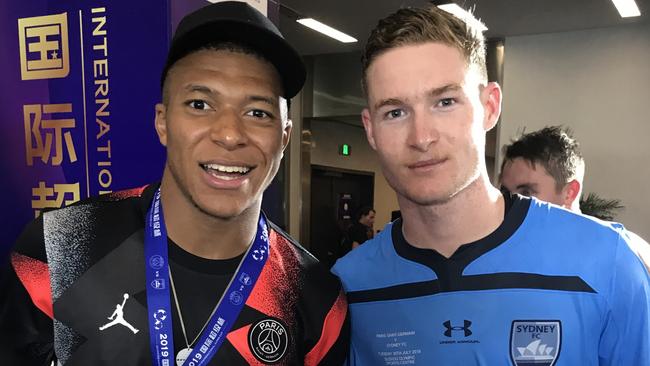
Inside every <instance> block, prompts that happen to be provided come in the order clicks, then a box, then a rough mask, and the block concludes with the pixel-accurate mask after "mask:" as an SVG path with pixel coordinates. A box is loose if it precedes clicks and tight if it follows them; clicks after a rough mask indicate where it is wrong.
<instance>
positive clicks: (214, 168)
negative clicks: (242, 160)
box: [199, 164, 254, 180]
mask: <svg viewBox="0 0 650 366" xmlns="http://www.w3.org/2000/svg"><path fill="white" fill-rule="evenodd" d="M199 165H200V166H201V168H202V169H203V170H204V171H205V172H206V173H208V174H210V175H211V176H213V177H215V178H218V179H222V180H233V179H237V178H241V177H243V176H245V175H246V174H248V173H250V172H251V171H252V170H253V169H254V167H250V166H244V165H221V164H199Z"/></svg>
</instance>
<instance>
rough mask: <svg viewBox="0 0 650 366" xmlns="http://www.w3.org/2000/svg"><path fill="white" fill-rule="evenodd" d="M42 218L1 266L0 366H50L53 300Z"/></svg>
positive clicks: (27, 231) (32, 225)
mask: <svg viewBox="0 0 650 366" xmlns="http://www.w3.org/2000/svg"><path fill="white" fill-rule="evenodd" d="M46 257H47V256H46V253H45V245H44V240H43V219H42V216H40V217H39V218H37V219H36V220H34V221H32V222H31V223H30V224H28V225H27V227H26V228H25V230H24V231H23V233H22V234H21V235H20V237H19V238H18V240H17V241H16V244H15V246H14V248H13V251H12V253H11V254H10V256H9V257H6V258H3V260H2V263H1V264H0V266H1V267H0V365H20V366H32V365H48V366H49V365H50V364H51V362H52V360H53V359H54V347H53V343H54V339H53V338H54V335H53V320H52V296H51V289H50V276H49V270H48V265H47V260H46Z"/></svg>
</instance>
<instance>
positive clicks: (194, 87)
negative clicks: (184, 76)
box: [184, 84, 219, 94]
mask: <svg viewBox="0 0 650 366" xmlns="http://www.w3.org/2000/svg"><path fill="white" fill-rule="evenodd" d="M184 89H185V90H186V91H188V92H199V93H204V94H219V92H218V91H216V90H214V89H212V88H209V87H207V86H205V85H198V84H187V85H185V88H184Z"/></svg>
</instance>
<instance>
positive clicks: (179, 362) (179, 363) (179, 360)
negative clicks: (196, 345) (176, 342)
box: [176, 348, 192, 366]
mask: <svg viewBox="0 0 650 366" xmlns="http://www.w3.org/2000/svg"><path fill="white" fill-rule="evenodd" d="M190 353H192V349H191V348H183V349H182V350H180V351H178V353H177V354H176V366H183V364H184V363H185V360H186V359H187V357H188V356H189V355H190Z"/></svg>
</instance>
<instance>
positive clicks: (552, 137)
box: [501, 126, 585, 191]
mask: <svg viewBox="0 0 650 366" xmlns="http://www.w3.org/2000/svg"><path fill="white" fill-rule="evenodd" d="M504 151H505V156H504V158H503V163H502V164H501V173H503V167H504V166H505V164H506V162H508V161H512V160H514V159H516V158H522V159H524V160H526V161H528V162H529V163H531V164H532V165H533V167H534V166H535V164H540V165H542V166H543V167H544V169H546V171H547V172H548V174H550V175H551V176H552V177H553V179H554V180H555V185H556V189H557V190H558V191H560V190H561V189H562V188H563V187H564V186H565V185H566V184H567V183H569V182H570V181H572V180H573V179H577V180H578V181H580V182H581V183H582V179H583V177H584V174H585V161H584V159H583V157H582V154H581V153H580V144H578V142H577V141H576V140H575V139H574V138H573V136H572V133H571V130H569V129H563V128H562V127H560V126H550V127H544V128H543V129H541V130H539V131H534V132H530V133H525V134H523V135H521V137H520V138H519V139H518V140H516V141H513V142H512V144H510V145H506V146H504Z"/></svg>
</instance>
